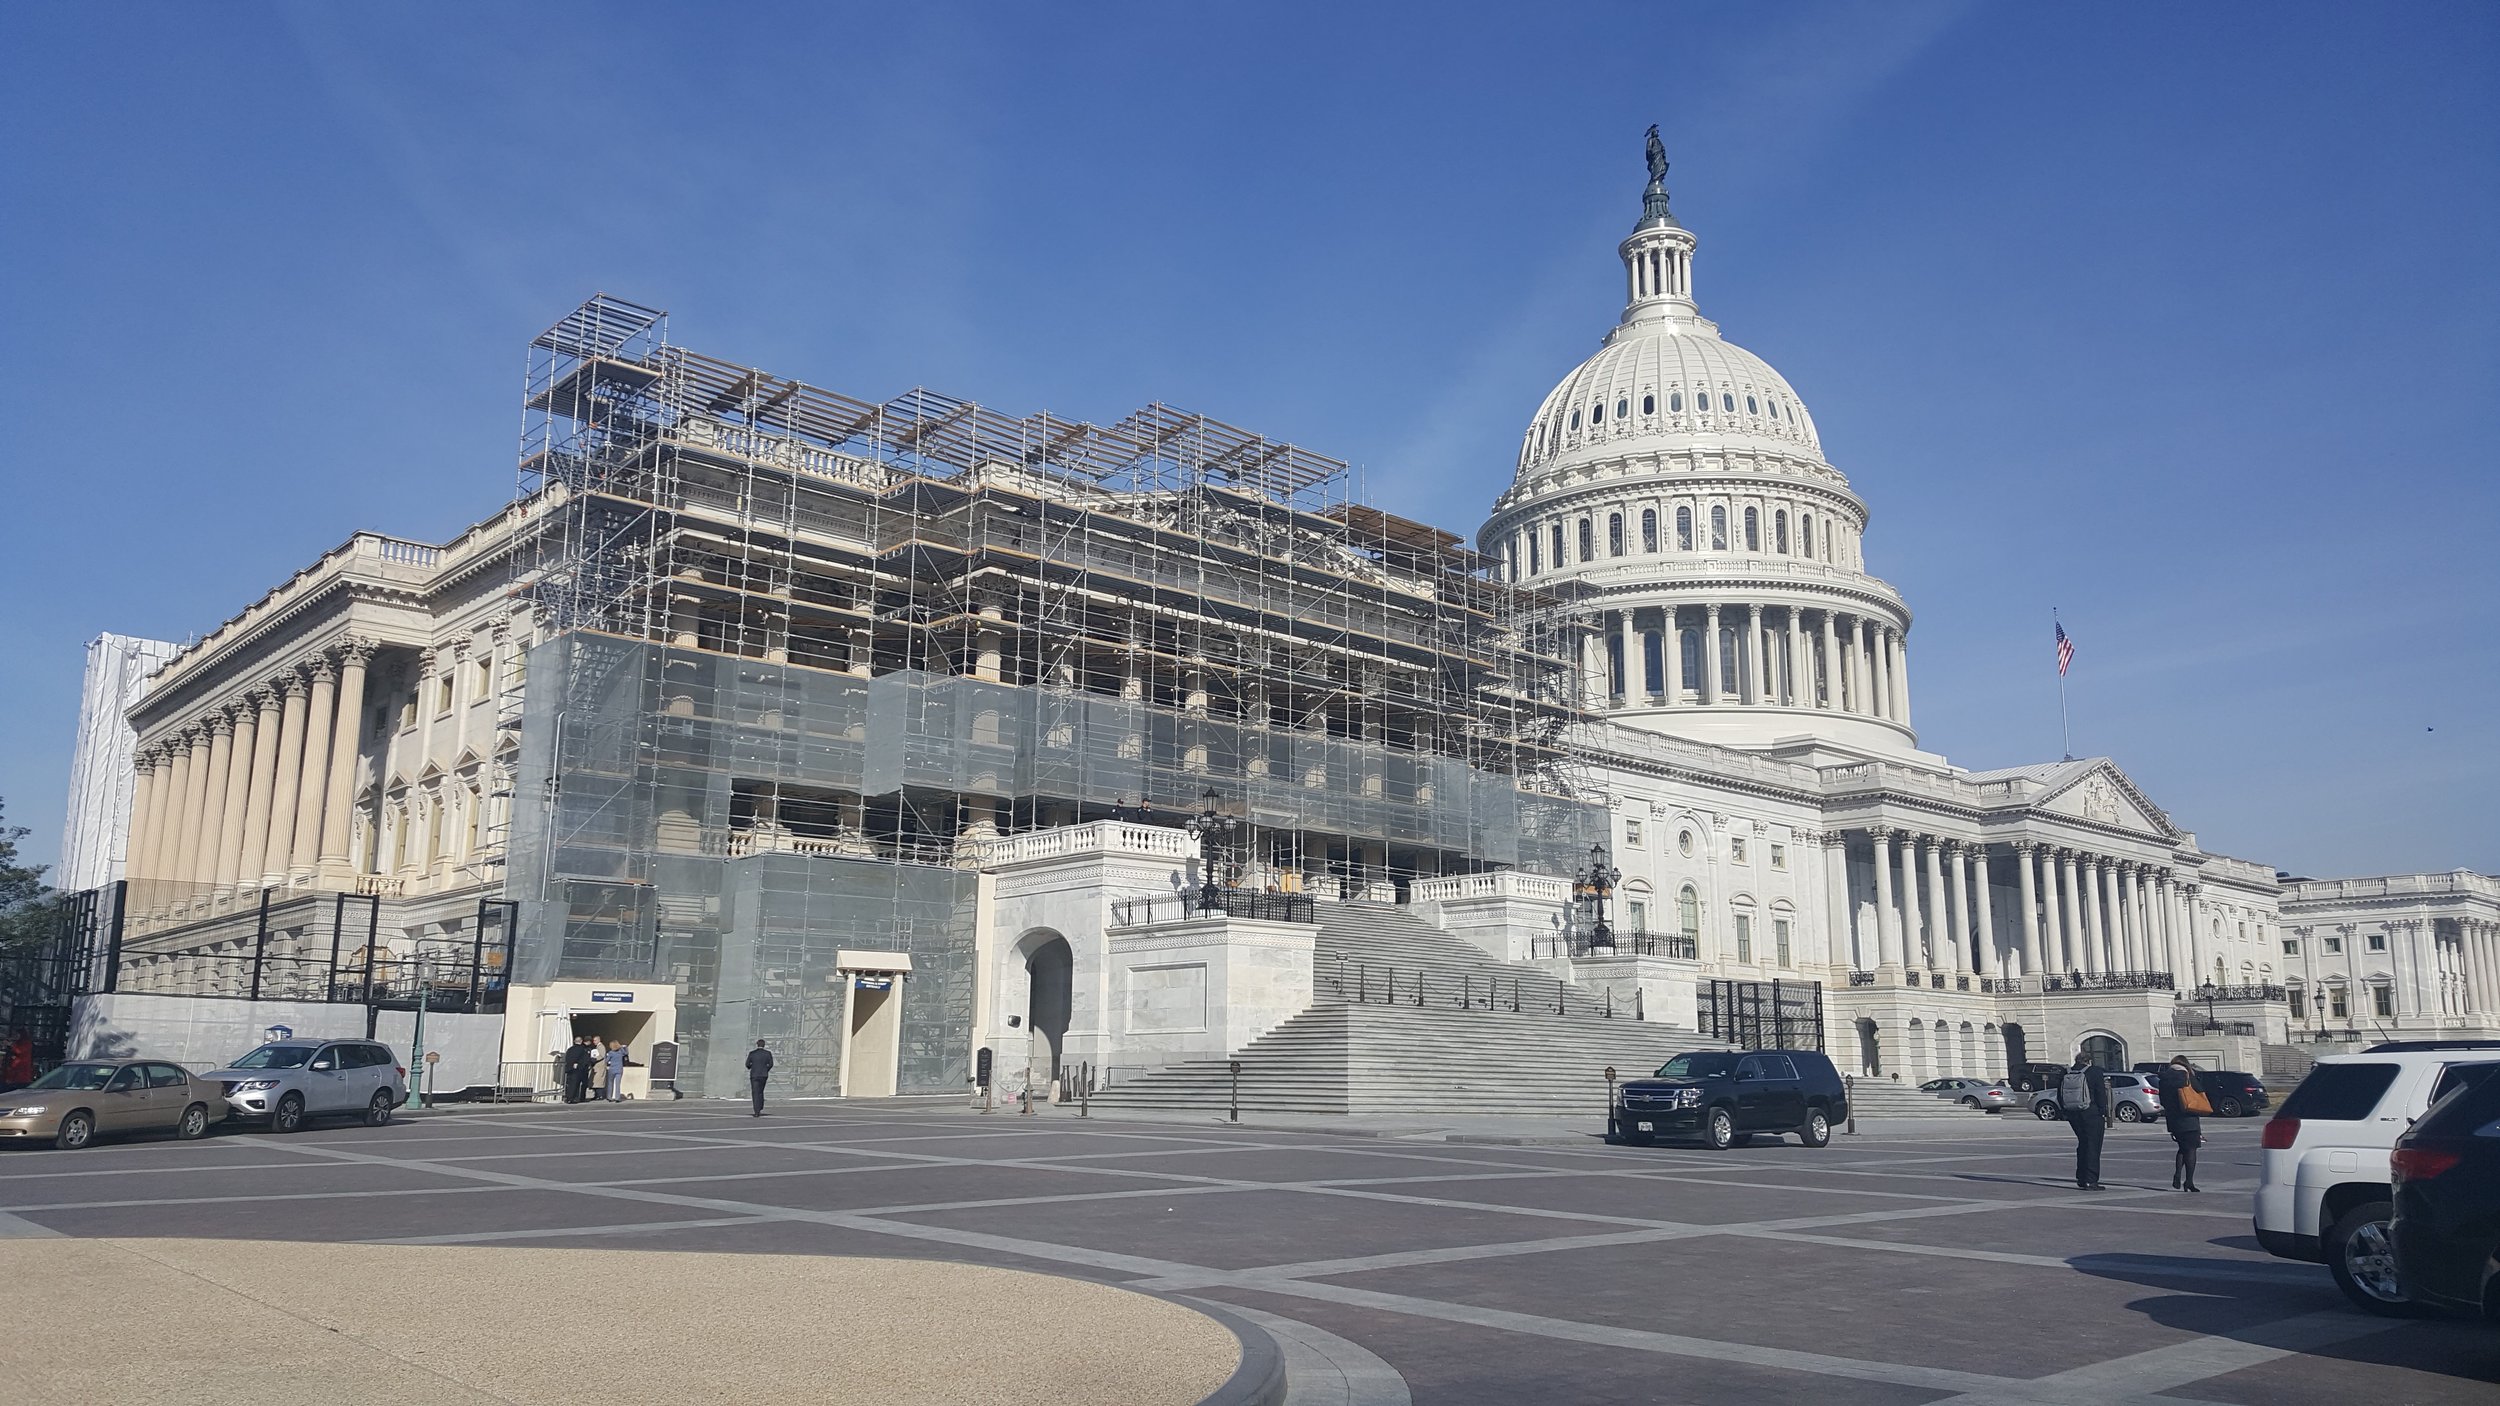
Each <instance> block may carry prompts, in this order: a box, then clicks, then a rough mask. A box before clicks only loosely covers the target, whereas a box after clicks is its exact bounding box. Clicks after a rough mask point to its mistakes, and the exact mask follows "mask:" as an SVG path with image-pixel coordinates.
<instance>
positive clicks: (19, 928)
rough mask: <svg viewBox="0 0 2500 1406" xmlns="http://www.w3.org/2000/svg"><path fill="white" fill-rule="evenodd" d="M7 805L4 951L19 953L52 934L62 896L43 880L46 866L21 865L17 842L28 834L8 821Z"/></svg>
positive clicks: (0, 838)
mask: <svg viewBox="0 0 2500 1406" xmlns="http://www.w3.org/2000/svg"><path fill="white" fill-rule="evenodd" d="M7 806H8V803H7V802H6V801H5V800H0V951H16V950H18V949H19V948H22V947H28V946H32V945H33V944H35V943H38V942H41V941H43V940H44V939H46V938H48V937H50V936H51V935H52V928H53V923H54V910H55V908H56V907H57V906H58V903H59V899H60V895H59V894H57V893H55V892H54V891H53V889H52V886H51V885H49V884H47V883H45V882H44V881H43V876H44V870H45V868H46V866H44V865H41V864H20V863H19V862H18V859H17V842H18V841H19V840H22V839H24V838H25V837H26V833H27V832H26V827H25V826H23V825H11V824H9V823H8V822H7V820H6V813H7Z"/></svg>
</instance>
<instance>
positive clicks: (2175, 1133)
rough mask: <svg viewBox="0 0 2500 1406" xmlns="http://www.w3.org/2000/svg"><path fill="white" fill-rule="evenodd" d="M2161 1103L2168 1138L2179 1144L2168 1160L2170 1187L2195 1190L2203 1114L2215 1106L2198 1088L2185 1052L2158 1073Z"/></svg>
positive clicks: (2192, 1067)
mask: <svg viewBox="0 0 2500 1406" xmlns="http://www.w3.org/2000/svg"><path fill="white" fill-rule="evenodd" d="M2161 1106H2162V1109H2163V1122H2164V1124H2165V1125H2167V1126H2168V1127H2169V1129H2170V1140H2171V1141H2172V1142H2175V1143H2177V1144H2178V1145H2179V1150H2178V1152H2177V1154H2176V1155H2175V1156H2173V1157H2172V1158H2171V1161H2170V1189H2171V1190H2173V1191H2195V1190H2197V1189H2198V1188H2197V1185H2196V1149H2197V1148H2199V1147H2202V1146H2204V1144H2205V1115H2206V1114H2208V1113H2211V1112H2213V1111H2214V1105H2213V1100H2211V1099H2208V1098H2207V1097H2205V1091H2204V1089H2202V1088H2200V1087H2198V1085H2197V1082H2196V1066H2195V1065H2193V1064H2190V1063H2188V1057H2187V1056H2186V1055H2172V1056H2171V1057H2170V1067H2169V1068H2167V1069H2165V1070H2163V1071H2162V1072H2161Z"/></svg>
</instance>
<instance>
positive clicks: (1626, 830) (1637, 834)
mask: <svg viewBox="0 0 2500 1406" xmlns="http://www.w3.org/2000/svg"><path fill="white" fill-rule="evenodd" d="M1623 842H1624V843H1625V844H1626V845H1628V846H1630V847H1631V848H1633V849H1639V848H1640V847H1641V822H1639V821H1637V820H1627V821H1625V822H1623Z"/></svg>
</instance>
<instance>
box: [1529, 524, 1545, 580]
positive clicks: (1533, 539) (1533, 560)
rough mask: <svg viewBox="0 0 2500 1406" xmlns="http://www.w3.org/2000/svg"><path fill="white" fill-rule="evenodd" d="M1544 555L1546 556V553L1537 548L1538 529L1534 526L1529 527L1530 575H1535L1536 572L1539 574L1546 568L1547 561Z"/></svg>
mask: <svg viewBox="0 0 2500 1406" xmlns="http://www.w3.org/2000/svg"><path fill="white" fill-rule="evenodd" d="M1544 556H1545V554H1544V553H1543V552H1540V551H1538V550H1537V534H1536V530H1535V529H1534V528H1531V529H1529V531H1528V574H1529V575H1531V576H1534V575H1535V574H1537V573H1538V572H1540V571H1543V570H1544V569H1545V561H1544Z"/></svg>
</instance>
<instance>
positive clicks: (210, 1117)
mask: <svg viewBox="0 0 2500 1406" xmlns="http://www.w3.org/2000/svg"><path fill="white" fill-rule="evenodd" d="M225 1116H226V1097H225V1091H224V1090H222V1089H220V1088H218V1087H217V1086H216V1085H215V1084H212V1083H209V1082H208V1081H206V1080H204V1079H195V1078H193V1077H192V1076H191V1074H190V1073H189V1072H188V1071H187V1070H185V1069H184V1068H183V1067H182V1066H181V1065H179V1064H175V1063H174V1062H172V1061H171V1060H162V1059H74V1060H71V1061H70V1062H69V1063H67V1064H61V1065H56V1066H54V1067H53V1068H52V1069H50V1070H48V1071H46V1072H45V1074H44V1076H43V1077H42V1078H40V1079H37V1080H36V1081H35V1082H33V1083H31V1084H29V1085H27V1086H26V1087H25V1088H22V1089H12V1090H10V1091H9V1092H7V1093H0V1143H4V1142H12V1141H15V1140H17V1139H19V1138H50V1139H52V1145H53V1146H54V1147H57V1148H60V1149H62V1150H63V1151H74V1150H76V1149H78V1148H81V1147H85V1146H86V1145H87V1144H88V1143H90V1142H93V1141H95V1140H96V1138H97V1137H98V1136H99V1135H101V1134H105V1133H150V1132H170V1133H172V1134H173V1135H174V1136H175V1137H178V1138H195V1137H198V1136H200V1135H201V1134H202V1133H205V1132H207V1131H208V1125H209V1124H210V1123H213V1122H215V1121H217V1120H218V1119H221V1118H223V1117H225Z"/></svg>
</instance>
